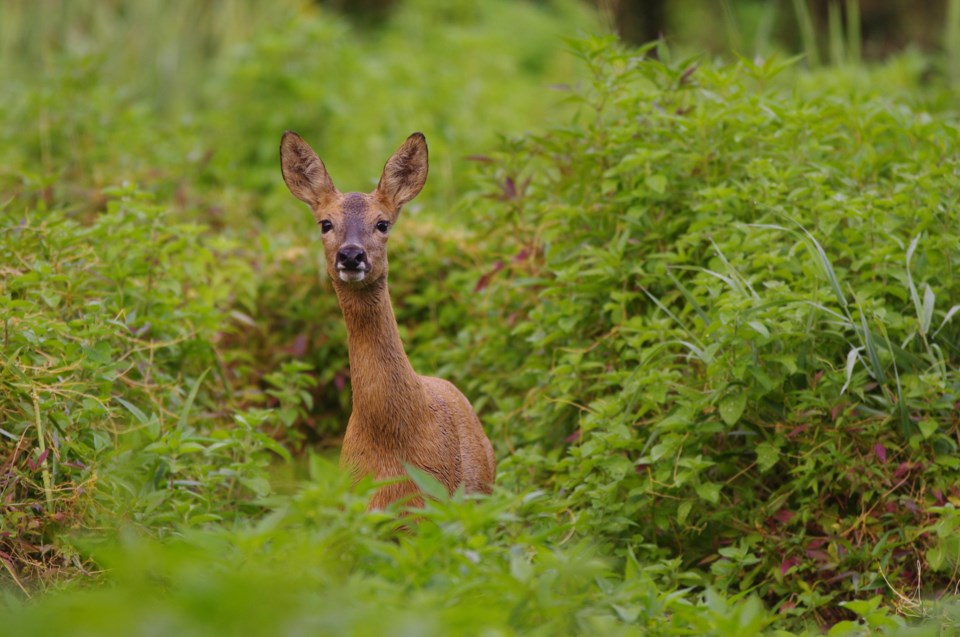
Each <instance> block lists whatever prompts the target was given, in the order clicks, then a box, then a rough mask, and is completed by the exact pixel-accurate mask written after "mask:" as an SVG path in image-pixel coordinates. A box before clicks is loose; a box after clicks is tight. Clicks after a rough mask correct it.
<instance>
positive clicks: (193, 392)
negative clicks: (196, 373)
mask: <svg viewBox="0 0 960 637" xmlns="http://www.w3.org/2000/svg"><path fill="white" fill-rule="evenodd" d="M208 373H210V368H209V367H208V368H207V369H205V370H203V373H202V374H200V377H199V378H197V380H195V381H193V387H191V388H190V393H189V394H188V395H187V401H186V402H185V403H183V409H182V410H180V420H178V421H177V426H178V427H179V428H180V429H186V428H187V417H188V416H189V415H190V408H191V407H193V401H194V400H195V399H196V398H197V392H199V391H200V385H201V384H203V379H204V378H206V377H207V374H208Z"/></svg>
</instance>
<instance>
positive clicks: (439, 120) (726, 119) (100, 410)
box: [0, 0, 960, 635]
mask: <svg viewBox="0 0 960 637" xmlns="http://www.w3.org/2000/svg"><path fill="white" fill-rule="evenodd" d="M11 6H12V7H17V6H20V5H11ZM26 6H27V5H22V6H21V10H20V12H19V13H17V12H15V11H13V10H11V9H5V11H9V13H8V15H7V17H8V18H11V19H12V18H16V19H17V20H20V21H21V24H25V25H26V24H30V20H32V19H36V15H35V14H34V13H31V12H30V11H29V10H28V9H25V8H23V7H26ZM97 6H99V7H100V9H97V10H92V9H91V10H90V11H89V13H88V14H83V15H81V16H80V17H82V18H83V19H84V20H85V22H84V24H86V27H85V28H86V29H88V32H89V33H88V35H89V34H93V35H96V36H97V37H96V38H88V39H84V38H83V37H81V35H77V34H76V33H73V35H72V36H71V37H67V38H64V39H62V40H57V39H56V38H53V35H52V34H55V33H56V30H55V29H54V30H53V31H52V32H51V33H47V32H44V34H45V35H46V36H48V37H50V38H51V39H52V40H54V41H55V42H56V45H55V46H54V45H53V44H51V43H50V42H46V43H44V39H43V38H38V40H39V41H40V44H39V45H38V44H36V43H33V42H21V41H19V40H18V39H17V38H15V37H12V36H10V32H6V35H5V36H4V37H5V38H6V39H4V40H3V43H2V46H0V53H2V54H3V55H4V56H6V57H5V58H4V59H5V61H6V62H8V63H9V64H7V65H6V67H7V68H9V69H11V70H10V71H9V74H10V77H9V78H8V79H9V85H10V86H13V87H14V88H16V89H17V90H16V91H15V92H14V93H12V95H14V96H15V98H14V99H11V100H10V101H9V102H8V103H7V104H6V105H5V107H4V110H3V113H2V119H0V140H2V144H0V158H2V160H3V168H2V169H0V185H2V188H3V196H2V197H0V206H2V208H0V224H2V234H0V276H2V279H0V281H2V283H0V286H2V287H0V320H2V322H3V332H2V339H3V341H2V343H3V346H2V347H3V348H2V359H0V462H2V472H0V511H2V516H0V564H2V565H3V567H4V568H3V570H2V571H0V573H5V575H3V577H2V578H0V582H2V583H3V584H2V586H0V595H2V598H0V605H2V606H3V607H4V622H3V626H2V627H0V632H9V633H10V634H20V635H23V634H38V635H39V634H52V633H54V632H61V631H63V630H67V629H69V630H70V631H71V632H73V633H80V634H98V635H105V634H106V635H109V634H124V635H128V634H156V633H157V632H161V633H177V634H209V633H210V632H240V631H243V632H244V634H278V633H281V634H312V633H317V632H322V633H327V632H332V633H348V634H378V635H379V634H385V633H390V634H400V633H404V634H407V633H409V634H452V633H455V634H461V633H464V634H474V633H475V634H481V633H483V634H520V633H523V634H528V633H533V634H544V635H554V634H572V633H589V634H596V633H600V634H664V635H667V634H703V635H708V634H713V635H744V634H760V633H761V632H777V631H779V634H793V633H788V632H787V631H794V633H801V632H805V631H810V632H817V631H818V630H820V629H821V628H823V627H829V626H833V629H832V634H872V633H876V632H883V633H885V634H886V633H889V634H924V635H926V634H930V635H937V634H949V631H950V630H955V629H956V626H957V623H958V621H960V616H958V611H957V606H956V604H955V603H954V602H951V601H950V599H951V597H950V594H951V593H955V587H956V585H957V581H958V574H957V569H958V564H960V546H958V543H957V539H956V538H957V533H958V530H960V514H958V513H957V507H958V505H960V480H958V478H960V460H958V457H960V455H958V444H960V417H958V415H957V414H958V405H960V373H958V371H957V370H958V363H960V349H958V345H957V343H958V342H960V316H957V315H958V314H960V310H958V309H957V308H960V278H958V276H957V261H958V260H960V247H958V246H960V221H958V216H957V213H956V211H957V203H958V198H960V189H958V183H960V181H958V168H960V160H958V156H960V154H958V152H960V121H958V119H957V116H956V111H955V105H956V94H955V92H953V91H951V90H950V89H949V88H948V84H947V82H945V81H944V80H943V78H941V77H939V76H938V75H937V70H936V67H935V66H931V65H930V64H929V63H928V62H927V61H926V60H925V59H923V58H920V57H916V56H909V55H907V56H903V57H900V58H897V59H895V60H892V61H890V62H888V63H886V64H885V65H883V66H878V67H872V68H867V67H862V66H843V67H838V68H832V69H824V70H813V71H811V70H808V69H806V68H804V66H803V65H802V63H800V62H798V61H796V60H793V61H790V60H785V59H782V58H781V59H778V58H775V57H774V58H771V59H768V60H747V59H735V60H734V61H732V62H723V61H713V60H709V59H705V58H701V57H692V58H688V59H678V58H677V57H676V56H675V55H671V52H670V51H669V50H668V49H667V48H666V47H664V46H661V47H659V49H658V50H657V51H656V53H657V55H656V56H653V55H652V50H651V49H649V48H648V49H644V50H633V49H626V48H623V47H621V46H620V45H618V44H617V43H616V42H614V41H613V40H610V39H605V38H598V39H577V40H570V41H569V42H568V44H567V45H566V46H567V47H568V48H570V49H572V50H573V51H574V53H575V55H570V54H569V53H564V52H562V51H560V50H559V45H558V42H559V41H558V40H557V36H558V34H561V33H562V34H566V35H573V34H575V32H576V31H577V29H578V28H583V29H587V30H594V29H595V28H596V23H595V22H593V18H592V17H591V16H590V15H589V14H588V13H587V12H586V11H585V10H584V9H582V8H580V7H579V5H574V4H573V3H566V2H558V3H553V4H550V3H547V4H543V5H534V4H526V3H505V2H490V3H486V2H485V3H476V4H474V3H446V2H443V3H441V2H430V1H427V0H418V1H416V2H408V3H406V4H405V5H403V8H402V9H401V10H400V11H399V13H398V14H397V15H395V16H394V17H393V18H392V19H391V21H390V22H389V23H388V24H385V25H383V26H381V27H378V30H377V31H374V32H360V31H357V30H356V29H354V28H353V27H351V26H350V25H349V24H348V23H346V22H345V21H343V20H342V19H341V18H338V17H337V16H335V15H333V14H329V13H324V12H318V11H317V10H316V9H312V8H307V7H295V6H293V5H289V6H288V5H285V4H282V5H281V8H280V10H277V9H272V10H271V11H262V12H261V11H259V10H258V9H257V8H256V7H257V6H258V5H255V4H253V3H245V2H239V1H238V2H227V3H225V4H224V5H223V8H224V9H225V10H226V9H229V12H228V13H229V15H230V16H232V18H231V19H232V22H230V24H232V25H233V28H234V29H235V33H236V37H235V40H231V38H230V37H229V35H230V34H229V33H224V32H219V31H216V30H215V29H213V28H212V27H211V25H220V26H222V25H223V24H224V22H222V21H219V20H217V19H216V18H215V17H214V16H212V15H208V14H207V13H205V12H204V11H203V10H199V9H180V10H179V11H181V13H180V14H177V15H178V16H179V19H180V20H181V21H182V22H183V21H192V23H195V24H196V27H195V30H194V31H191V32H190V35H191V37H187V38H183V39H182V41H181V42H180V44H179V45H178V46H179V47H181V48H180V49H177V50H175V51H174V53H177V52H179V53H180V54H182V55H185V56H187V55H189V56H193V57H191V59H194V57H195V58H196V59H203V60H205V61H204V63H203V65H202V66H201V67H199V68H195V67H192V66H190V67H185V68H184V76H183V79H182V82H181V83H180V84H177V83H175V82H174V81H173V79H172V78H173V77H175V76H176V74H175V73H171V72H170V69H169V68H167V67H165V66H163V65H158V66H157V67H156V68H153V69H151V72H150V73H147V74H141V73H136V72H134V71H133V69H134V68H140V67H142V66H143V58H140V57H138V55H146V54H145V53H143V52H142V51H140V49H137V50H136V51H131V52H130V59H129V60H127V61H126V62H124V61H123V60H117V59H115V58H112V57H111V56H110V55H109V54H108V53H109V48H110V47H111V46H119V42H120V41H121V40H122V38H119V39H118V38H117V36H113V37H114V39H110V37H109V36H110V34H111V33H118V32H119V33H122V32H124V29H127V30H129V29H131V28H133V27H134V26H136V25H137V24H140V22H139V21H142V20H148V19H149V20H157V21H158V23H162V19H161V17H162V15H163V14H162V13H161V9H160V5H159V3H157V4H152V3H149V2H147V3H141V4H140V5H138V6H139V7H140V9H139V11H142V12H144V13H142V14H130V13H124V12H123V11H119V10H118V9H117V7H118V6H119V5H110V4H108V3H104V4H102V5H97ZM111 6H112V7H113V9H112V10H111V9H110V7H111ZM103 7H107V8H106V9H104V8H103ZM151 8H152V9H151ZM151 10H152V11H154V13H150V12H151ZM192 11H199V13H196V14H194V13H191V12H192ZM504 12H506V13H504ZM504 16H506V17H504ZM76 18H77V16H76V15H74V16H73V18H72V19H76ZM502 20H507V21H508V22H511V23H512V24H513V25H514V26H516V25H518V24H519V25H525V27H524V32H525V33H526V34H527V37H526V38H524V39H522V40H520V39H516V38H509V37H505V35H504V33H505V32H506V31H504V30H503V29H502V28H500V24H501V21H502ZM204 25H206V26H204ZM205 29H206V30H205ZM68 31H69V29H68ZM127 32H128V33H129V31H127ZM71 33H72V32H71ZM158 33H163V29H159V30H158ZM98 42H99V44H97V43H98ZM32 46H41V47H52V48H51V49H50V52H48V53H47V55H49V56H51V57H52V59H53V60H55V62H56V63H52V64H50V65H49V66H48V67H45V68H39V69H38V68H31V67H30V66H29V64H28V63H27V62H23V61H22V60H30V59H34V58H32V57H30V55H26V54H25V53H30V52H31V51H33V49H31V48H30V47H32ZM17 47H20V48H17ZM44 50H47V49H44ZM198 51H206V52H207V57H206V58H201V56H200V55H199V53H197V52H198ZM481 52H482V53H484V55H479V53H481ZM34 53H35V51H34ZM15 55H20V56H21V58H22V60H21V61H19V62H17V63H14V57H13V56H15ZM437 56H442V57H443V59H444V62H445V63H444V64H443V65H441V66H439V67H438V66H437V65H436V63H435V62H433V61H432V60H436V59H437ZM34 57H37V56H34ZM40 57H42V56H40ZM173 57H174V58H176V55H174V56H173ZM163 59H166V58H163ZM174 70H176V69H175V65H174ZM38 74H39V75H40V76H41V77H42V78H43V79H44V81H43V82H37V81H36V79H37V77H36V76H37V75H38ZM153 83H157V84H159V85H162V86H169V87H170V88H169V90H168V91H166V92H164V93H163V95H162V99H161V98H160V97H159V95H158V93H157V92H156V91H155V90H152V89H151V86H152V84H153ZM551 84H565V85H566V89H565V92H564V93H557V94H556V95H555V96H553V97H544V91H545V89H546V87H547V86H548V85H551ZM563 96H566V97H565V103H564V104H560V103H559V100H560V99H561V97H563ZM34 113H39V116H35V115H33V114H34ZM548 113H549V114H550V119H551V121H552V122H554V123H553V124H552V125H546V124H545V123H544V121H543V119H544V118H545V117H546V115H547V114H548ZM25 121H29V122H32V124H31V125H30V126H24V125H23V122H25ZM287 128H293V129H298V130H299V132H301V133H302V134H304V136H305V137H306V138H307V139H309V141H310V142H311V143H312V144H314V145H315V147H316V148H318V150H319V151H320V153H321V155H322V156H323V157H324V159H325V161H326V163H327V167H328V168H329V169H330V171H331V174H332V175H333V177H334V179H336V180H337V183H338V184H341V185H342V186H344V187H345V188H357V189H361V188H366V185H368V184H370V183H371V182H370V181H369V179H370V178H375V177H376V175H377V173H378V170H379V168H380V165H381V162H382V161H383V160H384V159H385V158H386V157H387V156H388V155H389V152H390V151H391V150H392V148H393V147H394V146H396V145H397V144H398V143H399V142H400V141H401V140H402V139H403V138H404V137H405V136H406V134H408V133H409V132H410V131H411V130H414V129H422V130H423V131H424V132H425V133H426V134H427V137H428V140H429V142H430V144H431V161H432V162H433V163H432V164H431V181H430V182H429V183H428V187H427V190H425V192H424V193H423V195H421V199H418V202H419V203H418V204H417V205H414V206H411V207H410V208H409V209H408V210H406V211H405V212H404V216H403V217H402V218H401V220H400V225H399V226H398V228H397V232H396V235H395V237H394V241H393V242H392V245H391V263H392V266H393V267H392V271H391V291H392V293H393V297H394V303H395V306H396V310H397V315H398V319H399V321H400V324H401V331H402V333H403V334H404V337H405V340H406V343H407V348H408V351H409V353H410V356H411V359H412V360H413V362H414V365H415V367H417V368H418V370H420V371H422V372H427V373H436V374H437V375H441V376H444V377H447V378H449V379H451V380H453V381H455V382H456V383H457V384H458V385H460V386H461V387H462V388H463V389H464V390H465V392H466V393H467V394H468V396H470V397H471V399H472V400H473V402H474V404H475V406H476V407H477V408H478V410H479V411H480V413H481V416H482V418H483V420H484V423H485V425H486V427H487V430H488V433H489V434H490V437H491V439H492V440H493V441H494V444H495V447H496V448H497V453H498V457H499V460H500V465H499V475H498V485H499V489H498V490H497V492H496V493H495V494H494V495H493V496H491V497H489V498H485V499H482V500H480V501H477V502H474V501H470V500H465V499H464V498H463V497H461V496H459V495H458V496H455V497H453V498H452V499H451V498H446V497H444V496H443V494H437V495H438V500H437V501H436V502H433V503H431V504H430V505H429V506H428V510H427V511H426V512H425V513H424V514H423V520H422V521H421V523H420V524H419V525H418V526H417V528H416V529H415V530H412V531H411V530H409V529H407V530H404V531H399V532H398V530H397V528H396V526H397V523H396V517H395V514H394V512H388V513H375V514H368V513H366V512H365V511H364V508H365V504H364V501H365V494H366V493H367V492H368V488H369V485H364V486H365V487H366V490H365V488H361V489H359V490H358V491H351V490H350V489H349V488H348V485H347V484H346V482H345V481H344V478H343V476H342V475H340V474H339V472H337V471H336V470H335V469H333V468H332V464H331V462H330V461H329V460H327V459H325V457H326V456H328V455H329V451H328V450H329V449H330V448H335V447H336V443H337V436H338V435H339V434H340V433H342V428H343V426H344V424H345V422H346V417H347V415H348V412H349V370H348V367H347V361H346V350H345V345H344V336H345V335H344V332H343V327H342V320H341V318H340V315H339V309H338V308H337V306H336V302H335V298H334V296H333V294H332V291H331V289H330V285H329V282H328V281H326V279H325V274H324V273H323V267H322V265H321V256H320V254H319V252H318V249H319V246H318V245H317V242H316V237H315V236H313V235H311V233H310V227H311V226H310V223H311V222H310V220H309V215H308V214H307V213H306V211H305V210H303V209H302V207H301V206H300V205H299V204H298V203H297V202H295V201H294V200H292V199H291V198H290V197H289V195H287V194H286V192H285V189H284V188H283V185H282V182H281V180H280V178H279V170H278V166H277V156H276V153H277V151H276V148H277V144H278V140H279V135H280V133H281V132H282V131H283V130H284V129H287ZM525 130H532V131H534V132H524V131H525ZM501 134H502V135H504V139H502V140H500V141H498V140H497V137H498V136H499V135H501ZM317 454H320V455H317ZM305 471H306V472H307V475H304V472H305ZM416 478H417V479H418V480H420V481H421V482H422V486H423V488H424V489H426V490H428V491H429V490H433V491H435V485H432V484H431V483H429V481H425V478H422V477H420V476H417V477H416ZM63 589H65V590H63ZM944 596H946V597H944ZM30 597H32V598H33V599H32V600H31V599H29V598H30ZM916 617H921V618H922V617H926V618H929V619H931V621H930V622H928V623H927V624H925V625H923V626H921V627H913V628H908V627H907V624H908V619H910V618H916ZM943 631H946V632H943Z"/></svg>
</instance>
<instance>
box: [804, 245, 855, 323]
mask: <svg viewBox="0 0 960 637" xmlns="http://www.w3.org/2000/svg"><path fill="white" fill-rule="evenodd" d="M800 229H801V230H803V232H804V234H806V235H807V238H808V239H810V241H811V242H813V247H814V249H815V250H816V252H817V256H818V257H820V265H821V267H822V268H823V271H824V273H825V274H826V275H827V280H828V281H829V282H830V287H831V288H832V289H833V293H834V295H835V296H836V297H837V301H838V302H839V303H840V306H841V307H842V308H843V309H844V310H846V309H847V298H846V297H845V296H844V294H843V290H841V289H840V281H839V280H838V279H837V273H836V272H834V270H833V264H831V263H830V259H828V258H827V253H826V251H825V250H824V249H823V246H821V245H820V242H819V241H817V240H816V238H815V237H814V236H813V235H812V234H810V231H809V230H807V229H806V228H804V227H803V226H800Z"/></svg>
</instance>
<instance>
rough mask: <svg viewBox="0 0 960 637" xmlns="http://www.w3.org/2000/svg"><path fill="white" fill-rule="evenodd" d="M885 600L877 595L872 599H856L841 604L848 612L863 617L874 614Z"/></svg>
mask: <svg viewBox="0 0 960 637" xmlns="http://www.w3.org/2000/svg"><path fill="white" fill-rule="evenodd" d="M882 600H883V598H882V597H881V596H880V595H875V596H874V597H871V598H870V599H856V600H852V601H849V602H840V605H841V606H843V607H844V608H846V609H847V610H850V611H853V612H854V613H856V614H857V615H860V616H861V617H865V616H866V615H868V614H870V613H872V612H873V611H875V610H877V608H879V607H880V602H881V601H882Z"/></svg>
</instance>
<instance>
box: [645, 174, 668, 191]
mask: <svg viewBox="0 0 960 637" xmlns="http://www.w3.org/2000/svg"><path fill="white" fill-rule="evenodd" d="M646 183H647V188H649V189H650V190H652V191H653V192H655V193H657V194H658V195H662V194H663V193H664V192H666V190H667V178H666V177H664V176H663V175H661V174H659V173H657V174H656V175H649V176H648V177H647V181H646Z"/></svg>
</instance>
